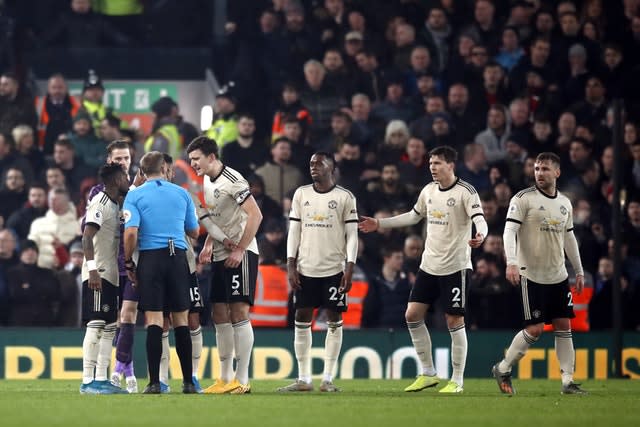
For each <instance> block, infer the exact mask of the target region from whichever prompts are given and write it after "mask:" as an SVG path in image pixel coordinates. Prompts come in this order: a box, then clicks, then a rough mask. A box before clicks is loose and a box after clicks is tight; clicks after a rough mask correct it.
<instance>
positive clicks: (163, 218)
mask: <svg viewBox="0 0 640 427" xmlns="http://www.w3.org/2000/svg"><path fill="white" fill-rule="evenodd" d="M123 216H124V221H125V223H124V227H125V228H129V227H138V248H139V249H140V250H141V251H145V250H151V249H162V248H166V247H168V246H169V239H173V241H174V244H175V246H176V247H177V248H180V249H187V242H186V241H185V238H184V233H185V231H187V230H195V229H197V228H198V218H197V217H196V208H195V205H194V204H193V200H192V199H191V196H189V193H187V191H186V190H185V189H184V188H182V187H179V186H177V185H175V184H173V183H171V182H168V181H165V180H164V179H160V178H158V179H151V180H149V181H147V182H145V183H144V184H142V185H141V186H140V187H138V188H135V189H133V190H131V191H129V192H128V193H127V197H125V199H124V208H123Z"/></svg>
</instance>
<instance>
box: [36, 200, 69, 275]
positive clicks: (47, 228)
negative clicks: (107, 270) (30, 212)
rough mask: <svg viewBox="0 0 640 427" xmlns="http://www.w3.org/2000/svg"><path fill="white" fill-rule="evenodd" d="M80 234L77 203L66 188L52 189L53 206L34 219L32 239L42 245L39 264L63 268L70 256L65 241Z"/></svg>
mask: <svg viewBox="0 0 640 427" xmlns="http://www.w3.org/2000/svg"><path fill="white" fill-rule="evenodd" d="M79 235H80V226H79V224H78V218H77V217H76V211H75V207H74V206H73V204H72V203H71V200H70V197H69V193H68V192H67V190H65V189H64V188H56V189H53V190H51V191H49V210H47V213H46V214H45V215H44V216H43V217H41V218H36V219H35V220H34V221H33V222H32V223H31V228H30V229H29V236H28V237H27V238H28V239H29V240H33V241H34V242H35V243H36V245H37V246H38V249H39V255H38V266H39V267H42V268H62V267H64V265H65V264H66V262H67V260H68V257H69V255H68V253H67V250H66V248H65V245H68V244H69V242H71V240H73V239H74V238H75V237H77V236H79Z"/></svg>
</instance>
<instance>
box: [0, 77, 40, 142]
mask: <svg viewBox="0 0 640 427" xmlns="http://www.w3.org/2000/svg"><path fill="white" fill-rule="evenodd" d="M37 119H38V117H37V115H36V110H35V107H34V106H33V99H32V98H31V97H30V96H29V95H28V94H27V93H26V90H24V88H22V89H21V88H20V82H19V81H18V78H17V77H16V76H15V75H14V74H13V73H10V72H8V71H7V72H4V73H2V74H1V75H0V133H5V134H6V133H9V132H11V130H12V129H13V128H15V127H16V126H18V125H27V126H29V127H31V129H35V128H36V121H37Z"/></svg>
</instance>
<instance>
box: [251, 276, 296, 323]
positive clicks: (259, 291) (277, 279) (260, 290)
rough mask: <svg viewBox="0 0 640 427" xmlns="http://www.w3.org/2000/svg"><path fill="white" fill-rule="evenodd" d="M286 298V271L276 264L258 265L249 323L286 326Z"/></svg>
mask: <svg viewBox="0 0 640 427" xmlns="http://www.w3.org/2000/svg"><path fill="white" fill-rule="evenodd" d="M288 298H289V285H288V280H287V271H286V270H284V269H283V268H281V267H279V266H277V265H261V266H259V267H258V280H257V281H256V293H255V298H254V300H253V306H252V307H251V310H250V312H249V317H250V319H251V325H252V326H257V327H265V328H284V327H286V326H287V313H288Z"/></svg>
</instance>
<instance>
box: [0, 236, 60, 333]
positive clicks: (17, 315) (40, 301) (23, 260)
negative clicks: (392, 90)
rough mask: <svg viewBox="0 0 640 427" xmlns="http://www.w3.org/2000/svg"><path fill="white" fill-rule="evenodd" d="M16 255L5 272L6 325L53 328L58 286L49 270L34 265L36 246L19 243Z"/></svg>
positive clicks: (36, 252) (56, 280)
mask: <svg viewBox="0 0 640 427" xmlns="http://www.w3.org/2000/svg"><path fill="white" fill-rule="evenodd" d="M19 253H20V262H19V263H18V264H17V265H16V266H14V267H12V268H9V269H8V270H7V287H8V290H9V326H41V327H51V326H55V325H56V319H57V315H58V310H59V308H60V307H59V303H60V283H59V282H58V279H56V277H55V275H54V273H53V271H51V270H50V269H48V268H41V267H38V265H37V264H36V262H37V260H38V245H37V244H36V243H35V242H34V241H33V240H23V241H22V242H21V243H20V252H19Z"/></svg>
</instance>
